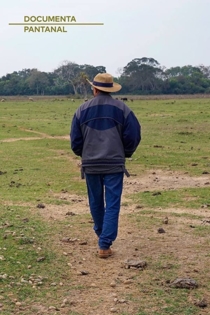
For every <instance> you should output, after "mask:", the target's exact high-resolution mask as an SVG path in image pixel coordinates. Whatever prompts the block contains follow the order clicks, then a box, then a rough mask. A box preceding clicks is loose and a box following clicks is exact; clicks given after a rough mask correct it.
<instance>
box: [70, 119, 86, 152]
mask: <svg viewBox="0 0 210 315" xmlns="http://www.w3.org/2000/svg"><path fill="white" fill-rule="evenodd" d="M70 143H71V149H72V151H73V152H74V153H75V154H76V155H78V156H82V149H83V136H82V132H81V128H80V122H79V119H78V118H77V116H76V114H75V115H74V117H73V119H72V124H71V131H70Z"/></svg>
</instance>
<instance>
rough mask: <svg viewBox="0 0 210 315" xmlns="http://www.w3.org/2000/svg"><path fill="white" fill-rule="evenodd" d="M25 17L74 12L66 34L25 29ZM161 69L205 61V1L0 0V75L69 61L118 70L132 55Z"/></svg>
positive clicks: (209, 12) (209, 22) (208, 20)
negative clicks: (97, 24)
mask: <svg viewBox="0 0 210 315" xmlns="http://www.w3.org/2000/svg"><path fill="white" fill-rule="evenodd" d="M24 16H75V18H76V22H78V23H104V25H103V26H75V25H74V26H66V27H65V29H66V30H67V33H24V30H23V26H9V25H8V24H9V23H12V22H13V23H15V22H16V23H18V22H19V23H20V22H24ZM142 57H150V58H154V59H156V60H157V61H158V62H159V63H160V64H161V66H165V67H166V68H170V67H174V66H184V65H193V66H197V65H200V64H203V65H205V66H209V65H210V0H146V1H145V0H97V1H96V0H72V1H71V0H0V77H2V76H3V75H6V74H7V73H12V72H13V71H20V70H22V69H26V68H30V69H31V68H37V69H38V70H40V71H45V72H51V71H53V70H54V69H56V68H57V67H58V66H60V65H61V64H62V62H63V61H65V60H68V61H71V62H75V63H78V64H90V65H93V66H100V65H102V66H105V67H106V70H107V72H109V73H111V74H112V75H114V76H117V75H118V69H119V68H123V67H124V66H126V65H127V64H128V62H130V61H131V60H133V59H134V58H142Z"/></svg>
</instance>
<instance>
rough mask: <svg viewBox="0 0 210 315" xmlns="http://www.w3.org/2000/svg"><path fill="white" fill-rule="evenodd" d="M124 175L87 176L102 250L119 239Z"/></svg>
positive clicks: (95, 227)
mask: <svg viewBox="0 0 210 315" xmlns="http://www.w3.org/2000/svg"><path fill="white" fill-rule="evenodd" d="M123 176H124V173H115V174H85V178H86V184H87V190H88V198H89V205H90V212H91V215H92V218H93V221H94V228H93V229H94V231H95V233H96V234H97V235H98V237H99V241H98V245H99V247H100V249H108V248H109V247H110V246H111V245H112V242H113V241H114V240H115V239H116V237H117V232H118V220H119V213H120V202H121V195H122V189H123Z"/></svg>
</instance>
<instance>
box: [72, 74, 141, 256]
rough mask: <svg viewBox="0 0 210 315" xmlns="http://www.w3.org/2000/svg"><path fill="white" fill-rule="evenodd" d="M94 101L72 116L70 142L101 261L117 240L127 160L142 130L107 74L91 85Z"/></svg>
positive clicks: (137, 142) (137, 143)
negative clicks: (78, 164)
mask: <svg viewBox="0 0 210 315" xmlns="http://www.w3.org/2000/svg"><path fill="white" fill-rule="evenodd" d="M88 82H89V83H90V85H91V88H92V90H93V95H94V97H93V98H92V99H91V100H88V101H86V102H85V103H83V104H82V105H81V106H80V107H79V108H78V109H77V111H76V113H75V114H74V117H73V120H72V124H71V131H70V141H71V149H72V150H73V152H74V153H75V154H76V155H78V156H80V157H81V158H82V167H81V172H82V176H83V175H84V176H83V178H84V177H85V179H86V185H87V192H88V199H89V205H90V212H91V215H92V218H93V221H94V231H95V233H96V234H97V236H98V245H99V250H98V256H99V257H100V258H107V257H109V256H111V255H112V254H113V252H112V250H111V245H112V243H113V241H114V240H115V239H116V238H117V233H118V220H119V213H120V203H121V195H122V189H123V177H124V174H126V175H127V176H129V174H128V172H127V170H126V169H125V159H126V158H128V157H131V156H132V154H133V153H134V152H135V150H136V148H137V146H138V145H139V143H140V141H141V126H140V124H139V122H138V120H137V118H136V116H135V115H134V113H133V112H132V110H131V109H130V108H129V107H128V106H127V105H126V104H124V103H123V102H122V101H120V100H116V99H114V98H112V96H111V95H110V93H111V92H117V91H119V90H120V89H121V88H122V87H121V85H120V84H118V83H115V82H114V81H113V77H112V76H111V75H110V74H108V73H99V74H97V75H96V76H95V78H94V80H93V82H90V81H88Z"/></svg>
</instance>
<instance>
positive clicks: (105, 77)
mask: <svg viewBox="0 0 210 315" xmlns="http://www.w3.org/2000/svg"><path fill="white" fill-rule="evenodd" d="M87 81H88V82H89V83H90V84H91V85H92V86H93V87H94V88H96V89H98V90H100V91H104V92H117V91H119V90H120V89H121V88H122V86H121V85H120V84H118V83H116V82H114V81H113V77H112V76H111V74H109V73H98V74H97V75H96V76H95V78H94V79H93V82H90V81H89V80H87Z"/></svg>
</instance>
